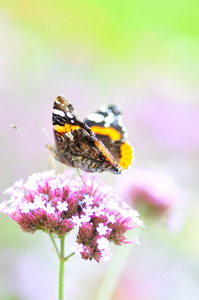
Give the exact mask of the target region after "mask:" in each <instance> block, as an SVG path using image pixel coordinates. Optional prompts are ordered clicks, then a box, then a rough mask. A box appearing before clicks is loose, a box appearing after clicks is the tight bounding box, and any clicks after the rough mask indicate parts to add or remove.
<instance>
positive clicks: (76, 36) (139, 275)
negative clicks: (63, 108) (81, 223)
mask: <svg viewBox="0 0 199 300" xmlns="http://www.w3.org/2000/svg"><path fill="white" fill-rule="evenodd" d="M198 13H199V3H198V2H197V1H195V0H189V1H185V0H181V1H179V0H172V1H171V0H167V1H166V0H161V1H155V0H150V1H149V0H148V1H147V0H122V1H121V0H115V1H111V0H107V1H104V0H93V1H89V0H79V1H77V0H74V1H66V0H65V1H64V0H60V1H52V0H49V1H45V0H44V1H38V0H35V1H33V0H30V1H24V0H20V1H19V0H10V1H0V100H1V118H0V127H1V132H0V141H1V157H0V159H1V173H0V182H1V184H0V189H1V195H2V196H1V199H2V200H3V199H4V198H5V196H4V195H3V194H2V193H3V191H4V190H5V189H6V188H7V187H9V186H10V185H12V184H13V182H14V181H16V180H18V179H20V178H24V179H26V178H27V177H28V176H29V175H31V174H32V173H34V172H41V171H44V170H46V169H48V158H49V153H48V150H47V149H46V148H45V144H48V143H49V141H48V139H47V137H46V136H45V135H44V134H43V133H42V131H41V127H42V126H44V127H45V128H46V131H47V132H48V134H49V136H50V138H51V140H53V135H52V127H51V126H52V125H51V111H52V104H53V100H54V98H55V97H56V96H57V95H59V94H64V95H66V96H67V97H68V98H69V99H70V100H71V102H72V103H73V105H74V107H75V109H76V111H77V113H78V115H79V116H80V117H81V118H84V117H85V116H86V114H87V113H89V112H92V111H95V110H96V109H98V107H99V106H100V105H102V104H106V103H118V104H120V105H122V107H123V118H124V123H125V126H126V127H127V129H128V132H129V140H130V142H131V143H132V144H133V145H134V148H135V153H136V154H135V162H134V165H133V167H132V169H131V171H132V172H133V168H147V169H155V170H158V171H161V172H169V173H170V174H171V175H172V176H173V177H174V178H175V180H176V184H178V185H179V186H181V187H183V188H184V189H185V190H186V198H187V207H186V209H185V223H184V226H182V229H181V230H180V231H179V232H177V233H176V232H175V234H174V233H171V232H169V231H168V230H167V229H166V228H165V227H164V226H163V225H162V224H160V223H159V222H158V221H154V222H152V221H150V222H149V223H148V224H147V225H146V228H145V229H143V230H139V231H138V235H139V239H140V243H141V246H140V247H139V246H134V247H133V248H132V249H131V253H130V254H129V256H128V260H126V261H125V262H124V266H123V268H120V269H122V271H121V270H119V267H118V270H117V268H116V270H115V273H117V272H118V273H119V276H118V277H119V279H118V282H117V284H116V287H115V290H114V293H113V295H112V298H108V296H107V299H111V300H118V299H123V300H127V299H134V300H146V299H147V300H164V299H165V300H166V299H171V300H174V299H175V300H178V299H179V300H185V299H198V295H199V285H198V280H199V235H198V227H199V217H198V216H199V204H198V195H199V190H198V173H199V172H198V171H199V170H198V169H199V168H198V167H199V155H198V153H199V102H198V100H199V99H198V98H199V89H198V86H199V85H198V78H199V18H198ZM13 123H14V124H15V125H17V126H19V127H20V128H22V129H24V130H25V131H27V133H24V132H22V131H16V130H14V129H13V128H11V124H13ZM121 176H122V175H121ZM100 177H101V178H102V179H103V180H104V181H106V182H107V183H109V184H112V185H113V186H114V184H115V181H116V176H115V175H112V174H100ZM117 182H118V181H117ZM141 217H142V216H141ZM69 245H70V239H69ZM126 247H128V246H126ZM114 249H115V248H113V251H114ZM117 251H118V249H117ZM121 255H122V252H121ZM107 268H108V263H101V264H97V263H96V262H85V261H81V260H80V259H78V258H77V259H76V260H73V261H72V262H70V263H68V265H67V266H66V279H65V281H66V288H65V290H66V294H68V297H66V299H70V300H75V299H87V300H93V299H97V293H98V290H99V288H100V284H101V282H102V280H103V277H104V275H105V273H106V270H107ZM120 272H121V273H120ZM115 273H114V274H115ZM114 274H112V275H110V276H113V277H114V276H115V275H114ZM57 277H58V262H57V259H56V256H55V253H54V252H53V248H52V245H51V243H50V239H49V238H48V236H46V235H44V234H42V233H36V234H34V235H30V234H26V233H22V232H21V231H20V229H19V228H18V226H17V225H16V224H15V223H14V222H13V221H12V220H10V219H9V218H8V217H7V216H4V215H3V214H1V215H0V299H2V300H8V299H9V300H18V299H20V300H23V299H24V300H25V299H28V300H33V299H37V300H40V299H42V300H45V299H57V298H56V297H57ZM104 299H105V298H104ZM105 300H106V299H105Z"/></svg>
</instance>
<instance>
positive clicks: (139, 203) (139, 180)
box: [116, 169, 186, 230]
mask: <svg viewBox="0 0 199 300" xmlns="http://www.w3.org/2000/svg"><path fill="white" fill-rule="evenodd" d="M119 183H120V184H118V185H117V187H116V190H117V191H118V194H119V195H120V197H121V199H125V201H127V203H128V204H130V205H131V206H133V207H136V208H137V209H139V211H142V213H145V214H147V216H149V217H154V216H156V217H159V218H162V219H164V220H166V223H167V225H168V227H169V229H172V230H174V229H175V230H176V229H180V227H181V225H182V223H183V212H182V211H183V207H184V204H185V203H186V201H185V198H186V192H185V190H184V189H182V188H181V187H179V186H178V185H177V184H176V182H175V180H174V179H173V177H172V176H171V175H169V174H167V173H165V172H159V171H156V170H151V169H134V170H133V171H132V172H131V171H130V172H128V174H124V175H122V176H121V177H120V182H119Z"/></svg>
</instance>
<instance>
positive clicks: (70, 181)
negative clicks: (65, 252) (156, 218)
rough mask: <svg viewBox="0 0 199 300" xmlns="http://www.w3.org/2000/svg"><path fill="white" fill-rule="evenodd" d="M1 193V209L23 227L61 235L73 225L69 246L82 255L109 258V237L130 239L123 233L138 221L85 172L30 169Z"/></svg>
mask: <svg viewBox="0 0 199 300" xmlns="http://www.w3.org/2000/svg"><path fill="white" fill-rule="evenodd" d="M5 193H6V194H9V195H10V200H8V201H4V202H3V203H2V204H1V206H0V211H1V212H3V213H5V214H8V215H10V217H11V218H12V219H13V220H15V221H16V222H17V223H18V224H19V226H20V227H21V229H22V230H23V231H26V232H31V233H33V232H35V231H36V230H43V231H45V232H47V233H49V234H54V235H55V236H57V237H60V236H62V235H65V234H67V233H69V232H70V231H71V230H72V229H74V227H78V232H77V237H76V241H75V243H74V246H73V248H72V249H73V251H74V252H75V253H76V254H80V255H81V256H82V258H83V259H89V260H92V259H95V260H96V261H97V262H99V261H100V260H101V259H102V260H108V259H110V257H111V255H112V253H111V252H110V249H109V244H110V242H114V243H115V244H116V245H122V244H123V243H129V241H127V239H126V237H125V232H126V231H127V230H130V229H132V228H134V227H136V226H138V225H142V222H141V221H140V220H139V214H138V213H137V212H136V211H134V210H132V209H130V206H129V205H127V204H124V203H123V202H122V201H120V200H119V198H118V197H117V195H115V193H114V192H113V190H112V189H111V188H107V187H106V186H105V185H104V183H103V182H101V181H99V180H98V179H96V178H95V177H94V176H93V175H90V174H87V173H83V175H82V178H80V177H79V176H78V177H75V178H73V177H72V173H71V172H69V171H64V172H63V173H61V174H56V173H55V171H54V170H51V171H48V172H43V173H38V174H33V175H32V176H30V177H29V178H28V180H27V181H26V182H25V183H23V182H20V184H19V183H15V184H14V185H13V187H11V188H9V189H7V190H6V191H5ZM132 242H137V239H136V238H135V240H134V241H132Z"/></svg>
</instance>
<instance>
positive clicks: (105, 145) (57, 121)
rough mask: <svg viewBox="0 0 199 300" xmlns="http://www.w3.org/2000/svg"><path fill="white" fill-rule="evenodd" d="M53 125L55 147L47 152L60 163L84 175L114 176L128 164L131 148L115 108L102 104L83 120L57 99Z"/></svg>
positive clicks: (114, 106)
mask: <svg viewBox="0 0 199 300" xmlns="http://www.w3.org/2000/svg"><path fill="white" fill-rule="evenodd" d="M52 124H53V132H54V138H55V145H54V146H51V147H50V150H51V151H52V153H53V155H54V157H55V158H56V159H57V160H58V161H60V162H62V163H63V164H66V165H68V166H70V167H75V168H77V169H82V170H84V171H87V172H102V171H110V172H112V173H115V174H120V173H121V171H122V170H123V169H127V168H128V167H129V166H130V165H131V163H132V159H133V148H132V146H131V145H130V144H129V143H128V142H127V140H126V136H127V132H126V129H125V127H124V125H123V123H122V120H121V108H120V107H119V106H118V105H110V106H106V105H104V106H102V107H101V108H100V109H99V111H97V112H94V113H91V114H89V115H88V116H87V119H86V120H85V121H82V120H81V119H80V118H79V117H78V115H77V114H76V112H75V110H74V108H73V106H72V104H71V103H70V101H69V100H68V99H66V98H65V97H64V96H58V97H57V98H56V99H55V101H54V105H53V111H52Z"/></svg>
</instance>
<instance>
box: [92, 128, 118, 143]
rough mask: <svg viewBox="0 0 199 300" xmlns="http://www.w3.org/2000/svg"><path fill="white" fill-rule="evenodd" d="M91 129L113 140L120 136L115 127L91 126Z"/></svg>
mask: <svg viewBox="0 0 199 300" xmlns="http://www.w3.org/2000/svg"><path fill="white" fill-rule="evenodd" d="M91 130H92V131H93V132H94V133H95V134H101V135H108V136H109V137H110V138H111V140H113V141H118V140H119V139H120V138H121V135H120V133H119V131H117V130H116V129H115V128H111V127H99V126H91Z"/></svg>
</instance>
